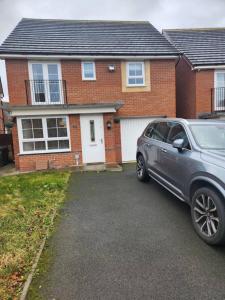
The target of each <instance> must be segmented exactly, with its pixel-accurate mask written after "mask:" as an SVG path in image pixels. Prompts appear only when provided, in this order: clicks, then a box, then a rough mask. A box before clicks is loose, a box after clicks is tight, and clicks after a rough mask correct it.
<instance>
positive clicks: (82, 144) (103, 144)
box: [80, 113, 106, 164]
mask: <svg viewBox="0 0 225 300" xmlns="http://www.w3.org/2000/svg"><path fill="white" fill-rule="evenodd" d="M92 116H93V117H96V116H97V117H100V119H99V120H101V122H102V133H103V136H102V149H103V153H102V154H103V157H102V158H103V159H102V160H100V161H95V162H93V161H91V162H89V161H87V160H86V159H85V158H86V157H85V155H84V154H85V151H87V150H86V144H85V143H84V142H83V134H84V132H83V133H82V121H81V119H82V117H89V118H90V119H91V117H92ZM80 135H81V148H82V161H83V164H95V163H96V164H97V163H103V164H104V163H105V162H106V155H105V130H104V119H103V114H102V113H94V114H80ZM90 144H93V145H94V144H95V143H93V142H90Z"/></svg>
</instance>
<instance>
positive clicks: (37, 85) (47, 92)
mask: <svg viewBox="0 0 225 300" xmlns="http://www.w3.org/2000/svg"><path fill="white" fill-rule="evenodd" d="M29 72H30V91H31V98H32V102H33V104H57V103H62V102H63V88H62V80H61V71H60V64H59V63H52V62H51V63H50V62H49V63H47V62H45V63H43V62H29Z"/></svg>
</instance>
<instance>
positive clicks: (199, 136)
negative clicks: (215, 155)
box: [190, 123, 225, 150]
mask: <svg viewBox="0 0 225 300" xmlns="http://www.w3.org/2000/svg"><path fill="white" fill-rule="evenodd" d="M190 127H191V131H192V133H193V135H194V138H195V140H196V142H197V144H198V145H199V146H200V147H201V148H204V149H216V150H225V123H224V124H193V125H191V126H190Z"/></svg>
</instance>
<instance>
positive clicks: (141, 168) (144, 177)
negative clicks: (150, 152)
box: [136, 154, 149, 182]
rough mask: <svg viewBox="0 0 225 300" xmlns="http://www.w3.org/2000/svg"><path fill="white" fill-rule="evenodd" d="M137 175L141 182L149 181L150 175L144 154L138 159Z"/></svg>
mask: <svg viewBox="0 0 225 300" xmlns="http://www.w3.org/2000/svg"><path fill="white" fill-rule="evenodd" d="M136 174H137V178H138V180H139V181H142V182H147V181H149V175H148V172H147V170H146V165H145V159H144V157H143V155H142V154H140V155H138V157H137V166H136Z"/></svg>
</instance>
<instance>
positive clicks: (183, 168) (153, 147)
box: [137, 119, 225, 245]
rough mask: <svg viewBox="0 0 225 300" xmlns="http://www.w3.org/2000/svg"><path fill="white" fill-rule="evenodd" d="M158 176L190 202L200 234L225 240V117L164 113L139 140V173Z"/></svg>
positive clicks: (141, 176)
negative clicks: (181, 116)
mask: <svg viewBox="0 0 225 300" xmlns="http://www.w3.org/2000/svg"><path fill="white" fill-rule="evenodd" d="M149 177H151V178H153V179H155V180H156V181H157V182H158V183H160V184H161V185H162V186H163V187H165V188H166V189H168V190H169V191H170V192H171V193H173V194H174V195H176V196H177V197H178V198H179V199H180V200H182V201H185V202H187V203H188V204H189V205H190V206H191V216H192V222H193V225H194V228H195V230H196V232H197V233H198V235H199V236H200V237H201V238H202V239H203V240H204V241H205V242H207V243H208V244H211V245H216V244H224V243H225V122H223V121H215V120H213V121H211V120H210V121H208V120H184V119H159V120H157V121H153V122H152V123H150V124H149V125H148V126H147V128H146V129H145V130H144V132H143V134H142V135H141V137H140V138H139V139H138V142H137V178H138V179H139V180H140V181H147V180H149Z"/></svg>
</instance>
